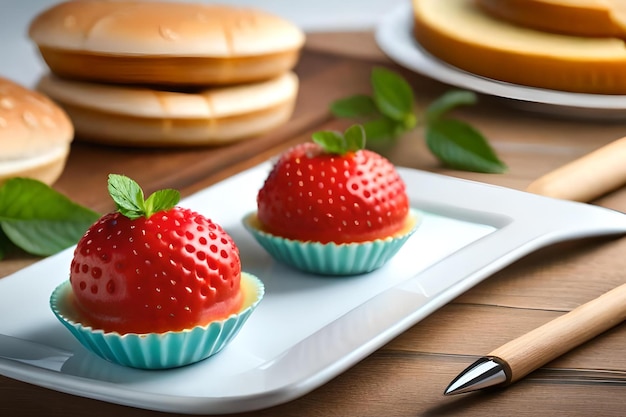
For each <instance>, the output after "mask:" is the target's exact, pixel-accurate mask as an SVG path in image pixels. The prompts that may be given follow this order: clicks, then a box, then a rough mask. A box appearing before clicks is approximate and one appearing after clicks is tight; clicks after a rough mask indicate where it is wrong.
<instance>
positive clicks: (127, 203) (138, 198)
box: [108, 174, 146, 219]
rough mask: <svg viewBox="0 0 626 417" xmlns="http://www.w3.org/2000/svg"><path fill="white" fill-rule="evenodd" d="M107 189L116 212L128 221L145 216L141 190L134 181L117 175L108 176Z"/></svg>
mask: <svg viewBox="0 0 626 417" xmlns="http://www.w3.org/2000/svg"><path fill="white" fill-rule="evenodd" d="M108 189H109V194H110V195H111V198H112V199H113V201H114V202H115V206H116V207H117V210H118V211H119V212H120V213H122V214H123V215H124V216H126V217H128V218H129V219H137V218H139V217H141V216H144V215H145V214H146V207H145V201H144V196H143V190H142V189H141V187H140V186H139V184H137V183H136V182H135V181H134V180H132V179H130V178H128V177H126V176H124V175H118V174H109V179H108Z"/></svg>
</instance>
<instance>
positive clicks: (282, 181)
mask: <svg viewBox="0 0 626 417" xmlns="http://www.w3.org/2000/svg"><path fill="white" fill-rule="evenodd" d="M313 140H314V143H304V144H301V145H297V146H295V147H293V148H291V149H289V150H287V151H286V152H285V153H284V154H282V155H281V156H280V158H279V159H278V161H277V162H276V163H275V164H274V166H273V167H272V170H271V171H270V173H269V175H268V177H267V178H266V180H265V183H264V184H263V187H262V188H261V189H260V190H259V193H258V195H257V212H256V213H252V214H250V215H248V216H246V218H245V220H244V225H245V226H246V228H247V229H248V230H249V231H250V232H251V233H252V234H253V235H254V237H255V238H256V239H257V241H258V242H259V243H260V244H261V245H262V246H263V247H264V248H265V249H266V250H267V251H268V252H269V253H270V254H271V255H272V256H273V257H274V258H276V259H277V260H279V261H281V262H284V263H286V264H288V265H291V266H293V267H296V268H298V269H301V270H304V271H307V272H314V273H319V274H327V275H353V274H360V273H364V272H369V271H372V270H374V269H377V268H379V267H381V266H382V265H383V264H385V263H386V262H387V261H388V260H389V259H390V258H391V257H393V256H394V255H395V253H396V252H397V251H398V250H399V249H400V247H401V246H402V245H403V244H404V243H405V242H406V240H407V239H408V238H409V236H410V235H411V234H412V233H413V231H414V230H415V229H416V227H417V224H418V221H417V216H416V212H415V211H413V210H411V209H410V207H409V199H408V196H407V193H406V186H405V183H404V181H403V180H402V178H401V177H400V176H399V174H398V172H397V171H396V169H395V167H394V166H393V165H392V164H391V162H389V161H388V160H387V159H385V158H383V157H382V156H380V155H379V154H377V153H375V152H372V151H369V150H367V149H365V148H364V147H365V133H364V131H363V127H362V126H360V125H355V126H352V127H350V128H348V129H347V130H346V131H345V133H343V134H342V133H340V132H318V133H316V134H314V135H313Z"/></svg>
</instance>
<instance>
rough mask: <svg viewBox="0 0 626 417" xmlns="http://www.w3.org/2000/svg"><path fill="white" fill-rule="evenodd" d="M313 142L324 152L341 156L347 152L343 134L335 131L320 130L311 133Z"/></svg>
mask: <svg viewBox="0 0 626 417" xmlns="http://www.w3.org/2000/svg"><path fill="white" fill-rule="evenodd" d="M311 137H312V139H313V142H315V143H317V144H318V145H320V146H321V147H322V148H323V149H324V150H325V151H326V152H328V153H334V154H337V155H343V154H344V153H346V152H347V146H346V138H345V137H344V136H343V133H341V132H337V131H335V130H322V131H319V132H315V133H313V135H312V136H311Z"/></svg>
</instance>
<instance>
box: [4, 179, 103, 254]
mask: <svg viewBox="0 0 626 417" xmlns="http://www.w3.org/2000/svg"><path fill="white" fill-rule="evenodd" d="M99 217H100V215H99V214H98V213H96V212H94V211H92V210H90V209H88V208H85V207H82V206H80V205H79V204H76V203H74V202H72V201H71V200H70V199H68V198H67V197H65V196H64V195H62V194H60V193H59V192H57V191H56V190H54V189H52V188H51V187H49V186H48V185H46V184H44V183H42V182H40V181H37V180H33V179H28V178H11V179H9V180H7V181H6V182H5V183H4V184H2V185H1V186H0V227H1V228H2V234H3V235H4V236H5V237H6V238H7V239H8V240H10V241H11V242H12V243H13V244H15V245H16V246H18V247H20V248H21V249H22V250H24V251H26V252H28V253H31V254H34V255H40V256H47V255H52V254H54V253H57V252H59V251H61V250H63V249H65V248H68V247H70V246H72V245H74V244H75V243H76V242H78V240H79V239H80V237H81V236H82V235H83V234H84V233H85V231H86V230H87V229H88V228H89V226H91V225H92V224H93V223H94V222H95V221H96V220H97V219H98V218H99ZM2 239H3V238H2ZM2 246H3V247H6V246H5V245H4V243H3V244H2ZM0 250H1V249H0ZM2 251H3V252H4V250H2Z"/></svg>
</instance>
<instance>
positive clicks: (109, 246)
mask: <svg viewBox="0 0 626 417" xmlns="http://www.w3.org/2000/svg"><path fill="white" fill-rule="evenodd" d="M109 192H110V194H111V196H112V197H113V199H114V201H115V203H116V205H117V211H115V212H112V213H109V214H106V215H104V216H103V217H102V218H101V219H100V220H99V221H98V222H96V223H95V224H94V225H93V226H91V227H90V228H89V230H88V231H87V232H86V233H85V235H84V236H83V237H82V238H81V239H80V241H79V242H78V245H77V246H76V250H75V252H74V258H73V260H72V263H71V272H70V282H71V287H72V290H73V293H74V299H75V304H76V306H77V307H78V310H79V311H80V312H81V315H82V317H83V318H84V323H86V324H88V325H90V326H92V327H93V328H97V329H103V330H105V331H115V332H118V333H120V334H125V333H161V332H167V331H180V330H183V329H189V328H192V327H194V326H197V325H204V324H207V323H209V322H211V321H214V320H221V319H224V318H226V317H228V316H229V315H231V314H234V313H236V312H238V311H239V310H240V309H241V307H242V302H243V293H242V291H241V289H240V278H241V262H240V259H239V251H238V249H237V246H236V245H235V243H234V242H233V240H232V238H231V237H230V236H229V235H228V234H227V233H226V232H225V231H224V230H223V229H222V227H220V226H219V225H218V224H216V223H214V222H213V221H211V220H210V219H207V218H206V217H204V216H203V215H201V214H198V213H196V212H194V211H192V210H189V209H186V208H181V207H178V206H176V204H177V203H178V201H179V198H180V195H179V193H178V192H177V191H175V190H160V191H157V192H155V193H154V194H152V195H150V196H149V197H148V199H147V200H144V195H143V192H142V190H141V188H140V187H139V185H137V183H135V182H134V181H133V180H131V179H129V178H127V177H123V176H120V175H111V176H110V177H109Z"/></svg>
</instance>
